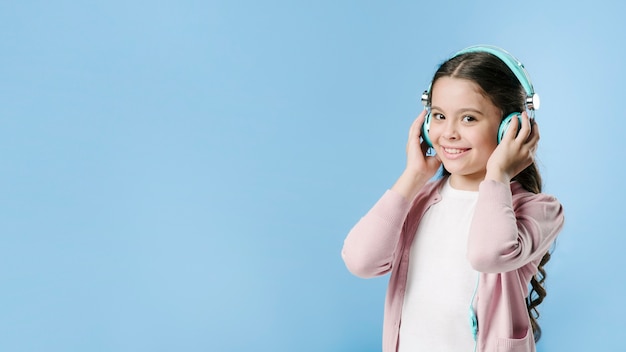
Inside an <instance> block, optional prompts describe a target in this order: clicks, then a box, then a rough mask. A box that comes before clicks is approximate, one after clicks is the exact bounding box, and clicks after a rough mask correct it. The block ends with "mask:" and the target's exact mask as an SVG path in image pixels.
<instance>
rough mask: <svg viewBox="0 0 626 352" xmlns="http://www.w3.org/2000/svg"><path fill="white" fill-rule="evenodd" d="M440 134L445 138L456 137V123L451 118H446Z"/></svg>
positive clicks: (457, 135)
mask: <svg viewBox="0 0 626 352" xmlns="http://www.w3.org/2000/svg"><path fill="white" fill-rule="evenodd" d="M441 136H442V137H443V138H445V139H458V138H459V133H458V131H457V126H456V123H455V122H454V121H452V120H447V121H446V123H445V128H444V130H443V134H442V135H441Z"/></svg>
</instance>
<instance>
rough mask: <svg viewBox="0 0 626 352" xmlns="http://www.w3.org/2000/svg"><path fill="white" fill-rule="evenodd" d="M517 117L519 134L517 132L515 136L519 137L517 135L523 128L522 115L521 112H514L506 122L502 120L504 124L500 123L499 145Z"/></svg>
mask: <svg viewBox="0 0 626 352" xmlns="http://www.w3.org/2000/svg"><path fill="white" fill-rule="evenodd" d="M515 117H517V132H515V135H516V136H517V134H518V133H519V130H520V128H521V127H522V114H521V113H519V112H514V113H512V114H509V116H507V117H506V118H505V119H504V120H502V122H500V128H499V129H498V144H500V142H501V141H502V138H504V135H505V134H506V131H508V130H509V125H511V120H512V119H513V118H515Z"/></svg>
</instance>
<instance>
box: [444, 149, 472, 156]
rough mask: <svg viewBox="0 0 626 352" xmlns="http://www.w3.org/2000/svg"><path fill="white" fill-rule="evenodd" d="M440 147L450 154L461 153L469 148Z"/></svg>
mask: <svg viewBox="0 0 626 352" xmlns="http://www.w3.org/2000/svg"><path fill="white" fill-rule="evenodd" d="M442 149H443V151H444V152H445V153H446V154H452V155H456V154H461V153H464V152H466V151H468V150H469V149H460V148H445V147H443V148H442Z"/></svg>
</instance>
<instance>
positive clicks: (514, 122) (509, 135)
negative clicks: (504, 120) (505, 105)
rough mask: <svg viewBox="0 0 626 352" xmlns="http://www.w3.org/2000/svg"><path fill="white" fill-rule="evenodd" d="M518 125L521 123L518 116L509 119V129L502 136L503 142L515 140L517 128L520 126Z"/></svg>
mask: <svg viewBox="0 0 626 352" xmlns="http://www.w3.org/2000/svg"><path fill="white" fill-rule="evenodd" d="M518 125H519V119H518V118H517V117H514V118H512V119H511V120H510V121H509V126H508V127H507V130H506V132H505V133H504V136H502V142H504V141H505V140H515V137H516V134H517V130H518V127H517V126H518Z"/></svg>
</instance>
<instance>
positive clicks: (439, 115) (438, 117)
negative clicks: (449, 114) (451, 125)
mask: <svg viewBox="0 0 626 352" xmlns="http://www.w3.org/2000/svg"><path fill="white" fill-rule="evenodd" d="M433 118H434V119H435V120H445V119H446V117H445V116H443V114H438V113H434V114H433Z"/></svg>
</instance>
